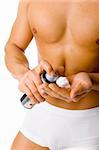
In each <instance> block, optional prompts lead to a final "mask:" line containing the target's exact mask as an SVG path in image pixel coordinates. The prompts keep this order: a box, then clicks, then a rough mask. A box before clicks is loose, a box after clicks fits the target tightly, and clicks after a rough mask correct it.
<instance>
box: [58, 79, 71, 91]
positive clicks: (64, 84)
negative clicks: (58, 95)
mask: <svg viewBox="0 0 99 150" xmlns="http://www.w3.org/2000/svg"><path fill="white" fill-rule="evenodd" d="M56 84H57V85H58V86H59V87H61V88H63V87H65V88H70V84H69V81H68V79H67V78H66V77H61V76H60V77H59V78H58V79H57V80H56Z"/></svg>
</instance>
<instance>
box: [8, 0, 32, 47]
mask: <svg viewBox="0 0 99 150" xmlns="http://www.w3.org/2000/svg"><path fill="white" fill-rule="evenodd" d="M27 12H28V2H27V1H26V0H20V2H19V7H18V13H17V17H16V20H15V22H14V24H13V27H12V31H11V34H10V38H9V41H10V42H11V43H13V44H15V45H16V46H18V47H20V48H21V49H23V50H24V49H25V48H26V47H27V46H28V44H29V43H30V41H31V40H32V38H33V34H32V32H31V29H30V25H29V21H28V13H27Z"/></svg>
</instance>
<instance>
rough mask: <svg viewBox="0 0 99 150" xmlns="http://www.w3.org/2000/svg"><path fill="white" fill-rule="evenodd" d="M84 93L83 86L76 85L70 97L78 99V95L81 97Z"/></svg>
mask: <svg viewBox="0 0 99 150" xmlns="http://www.w3.org/2000/svg"><path fill="white" fill-rule="evenodd" d="M83 91H84V88H83V86H82V85H81V84H77V85H75V86H74V87H73V88H72V89H71V92H70V97H71V98H74V97H76V96H77V95H79V94H80V93H81V92H83Z"/></svg>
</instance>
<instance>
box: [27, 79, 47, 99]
mask: <svg viewBox="0 0 99 150" xmlns="http://www.w3.org/2000/svg"><path fill="white" fill-rule="evenodd" d="M26 85H27V86H28V87H29V89H30V90H31V92H32V94H33V96H34V97H35V98H36V99H37V101H39V102H43V101H44V98H43V97H42V96H41V95H40V93H39V91H38V89H37V87H36V85H35V84H34V82H32V81H31V80H29V79H28V78H27V79H26Z"/></svg>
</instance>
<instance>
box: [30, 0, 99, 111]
mask: <svg viewBox="0 0 99 150" xmlns="http://www.w3.org/2000/svg"><path fill="white" fill-rule="evenodd" d="M27 10H28V12H27V15H28V19H29V24H30V28H31V30H32V32H33V35H34V37H35V39H36V43H37V47H38V52H39V53H38V55H39V60H40V59H45V60H47V61H48V62H49V63H50V64H51V65H52V66H53V68H54V69H55V70H56V69H57V68H58V67H59V66H64V67H65V75H66V76H70V75H72V74H75V73H78V72H82V71H85V72H99V1H98V0H97V2H93V1H90V2H89V0H86V1H83V0H81V2H79V1H77V0H57V1H56V0H55V1H52V0H46V1H45V0H30V2H29V5H28V9H27ZM46 101H48V102H49V103H51V104H53V105H56V106H58V107H63V108H66V109H87V108H92V107H95V106H98V105H99V92H96V91H91V92H90V93H89V94H88V95H87V96H86V97H85V98H83V99H81V100H80V101H79V102H77V103H73V102H72V103H66V102H65V101H62V100H59V99H56V98H52V97H48V99H47V100H46Z"/></svg>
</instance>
